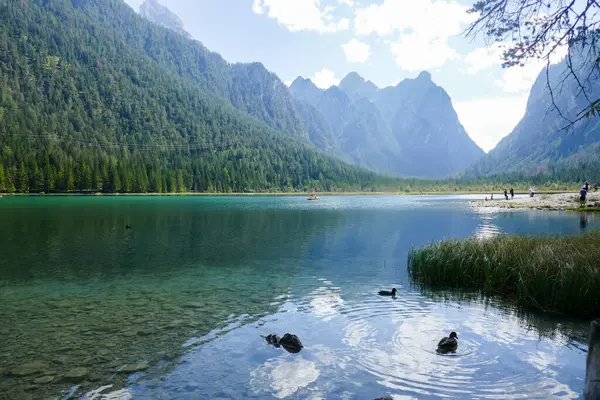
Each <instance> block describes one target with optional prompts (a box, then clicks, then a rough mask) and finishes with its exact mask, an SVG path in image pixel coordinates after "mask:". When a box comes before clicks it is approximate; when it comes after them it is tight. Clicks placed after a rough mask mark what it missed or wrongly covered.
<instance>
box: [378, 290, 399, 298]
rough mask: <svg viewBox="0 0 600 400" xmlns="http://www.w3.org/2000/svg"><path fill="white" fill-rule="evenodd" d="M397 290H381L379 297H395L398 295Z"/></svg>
mask: <svg viewBox="0 0 600 400" xmlns="http://www.w3.org/2000/svg"><path fill="white" fill-rule="evenodd" d="M396 292H397V290H396V288H393V289H392V291H389V290H380V291H379V295H380V296H395V295H396Z"/></svg>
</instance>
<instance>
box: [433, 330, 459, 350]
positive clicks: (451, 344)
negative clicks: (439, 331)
mask: <svg viewBox="0 0 600 400" xmlns="http://www.w3.org/2000/svg"><path fill="white" fill-rule="evenodd" d="M457 347H458V335H457V334H456V332H450V336H449V337H445V338H442V340H440V342H439V343H438V348H437V351H438V353H444V354H445V353H448V352H454V351H456V348H457Z"/></svg>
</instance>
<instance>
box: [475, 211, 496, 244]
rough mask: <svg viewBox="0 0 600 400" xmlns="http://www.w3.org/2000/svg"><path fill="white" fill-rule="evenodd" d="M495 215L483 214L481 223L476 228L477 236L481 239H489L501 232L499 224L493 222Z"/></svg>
mask: <svg viewBox="0 0 600 400" xmlns="http://www.w3.org/2000/svg"><path fill="white" fill-rule="evenodd" d="M493 220H494V216H492V215H489V214H487V215H486V214H482V215H481V223H480V224H479V225H478V226H477V228H476V229H475V237H476V238H479V239H489V238H493V237H494V236H497V235H498V234H499V233H500V228H499V227H498V225H496V224H493V223H492V221H493Z"/></svg>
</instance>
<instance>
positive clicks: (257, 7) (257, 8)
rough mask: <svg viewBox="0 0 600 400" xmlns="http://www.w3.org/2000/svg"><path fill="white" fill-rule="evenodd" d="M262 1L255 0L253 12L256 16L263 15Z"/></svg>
mask: <svg viewBox="0 0 600 400" xmlns="http://www.w3.org/2000/svg"><path fill="white" fill-rule="evenodd" d="M261 3H262V2H261V1H260V0H254V3H253V4H252V11H253V12H254V13H255V14H262V13H263V8H262V5H261Z"/></svg>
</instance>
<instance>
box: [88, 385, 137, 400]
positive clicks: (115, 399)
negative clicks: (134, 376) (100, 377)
mask: <svg viewBox="0 0 600 400" xmlns="http://www.w3.org/2000/svg"><path fill="white" fill-rule="evenodd" d="M112 387H113V385H106V386H102V387H99V388H98V389H95V390H91V391H89V392H87V393H86V394H84V395H83V397H82V398H81V399H82V400H131V399H133V395H132V394H131V392H130V391H129V390H127V389H121V390H117V391H114V392H110V393H102V392H104V391H105V390H108V389H111V388H112Z"/></svg>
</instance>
